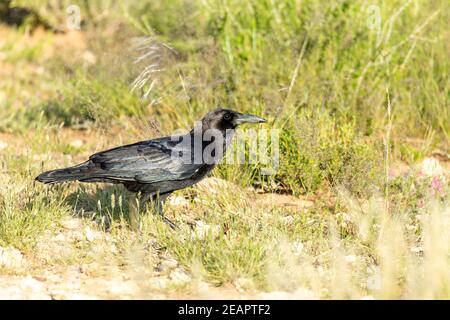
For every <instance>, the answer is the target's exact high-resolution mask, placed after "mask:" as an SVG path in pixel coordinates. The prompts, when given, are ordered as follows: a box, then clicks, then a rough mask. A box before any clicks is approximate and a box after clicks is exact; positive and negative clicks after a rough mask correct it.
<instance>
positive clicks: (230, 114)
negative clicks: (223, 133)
mask: <svg viewBox="0 0 450 320" xmlns="http://www.w3.org/2000/svg"><path fill="white" fill-rule="evenodd" d="M260 122H266V120H265V119H263V118H260V117H257V116H254V115H252V114H242V113H239V112H236V111H233V110H230V109H216V110H213V111H211V112H209V113H208V114H207V115H206V116H205V117H204V118H203V119H202V124H203V128H204V129H218V130H227V129H234V128H236V126H238V125H240V124H243V123H260Z"/></svg>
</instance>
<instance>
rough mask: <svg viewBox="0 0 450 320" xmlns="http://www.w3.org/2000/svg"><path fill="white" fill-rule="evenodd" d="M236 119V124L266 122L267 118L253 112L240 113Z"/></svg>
mask: <svg viewBox="0 0 450 320" xmlns="http://www.w3.org/2000/svg"><path fill="white" fill-rule="evenodd" d="M235 121H236V124H242V123H261V122H266V120H265V119H263V118H260V117H257V116H254V115H252V114H239V116H238V117H237V118H236V120H235Z"/></svg>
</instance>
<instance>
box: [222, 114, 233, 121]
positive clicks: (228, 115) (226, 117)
mask: <svg viewBox="0 0 450 320" xmlns="http://www.w3.org/2000/svg"><path fill="white" fill-rule="evenodd" d="M223 118H224V119H225V120H231V114H230V113H225V115H224V116H223Z"/></svg>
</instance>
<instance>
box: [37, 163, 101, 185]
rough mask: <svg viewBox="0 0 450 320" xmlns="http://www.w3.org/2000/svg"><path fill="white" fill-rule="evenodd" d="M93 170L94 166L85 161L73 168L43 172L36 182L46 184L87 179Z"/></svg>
mask: <svg viewBox="0 0 450 320" xmlns="http://www.w3.org/2000/svg"><path fill="white" fill-rule="evenodd" d="M93 169H94V170H95V165H94V164H93V163H92V162H91V161H86V162H84V163H81V164H79V165H76V166H73V167H69V168H64V169H58V170H50V171H46V172H43V173H41V174H40V175H38V176H37V177H36V181H39V182H42V183H45V184H47V183H59V182H64V181H75V180H82V179H86V178H87V177H89V175H90V174H91V173H92V171H93Z"/></svg>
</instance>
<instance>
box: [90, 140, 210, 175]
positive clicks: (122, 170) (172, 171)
mask: <svg viewBox="0 0 450 320" xmlns="http://www.w3.org/2000/svg"><path fill="white" fill-rule="evenodd" d="M184 149H185V150H183V147H180V146H179V145H177V144H176V143H174V142H173V141H172V140H171V139H170V138H160V139H155V140H149V141H142V142H138V143H135V144H130V145H126V146H122V147H117V148H114V149H110V150H106V151H103V152H99V153H96V154H94V155H92V156H91V157H90V158H89V160H90V161H91V162H92V163H94V164H95V165H96V167H97V168H99V169H101V170H99V171H97V172H96V173H95V174H94V175H95V176H98V177H103V178H108V179H113V180H123V181H137V182H141V183H155V182H159V181H167V180H183V179H187V178H190V177H192V176H193V175H194V174H195V173H196V172H197V171H198V169H200V167H201V164H193V163H192V162H191V161H183V160H182V158H181V157H180V156H182V154H183V153H186V154H187V153H190V152H191V150H190V148H189V147H187V148H186V147H185V148H184ZM189 158H190V157H189Z"/></svg>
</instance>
